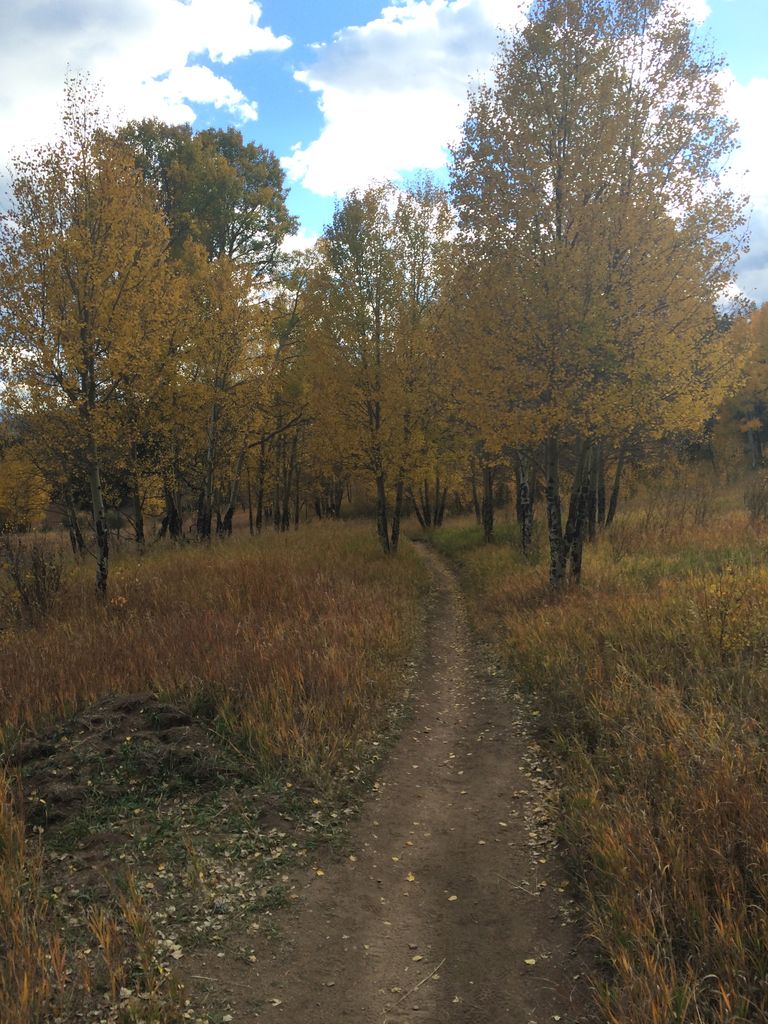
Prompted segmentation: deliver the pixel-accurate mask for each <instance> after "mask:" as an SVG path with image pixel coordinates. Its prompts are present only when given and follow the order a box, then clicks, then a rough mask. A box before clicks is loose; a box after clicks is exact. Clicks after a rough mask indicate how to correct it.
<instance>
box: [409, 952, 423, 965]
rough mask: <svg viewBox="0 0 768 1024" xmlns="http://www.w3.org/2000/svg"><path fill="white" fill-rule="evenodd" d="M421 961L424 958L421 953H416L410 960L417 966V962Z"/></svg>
mask: <svg viewBox="0 0 768 1024" xmlns="http://www.w3.org/2000/svg"><path fill="white" fill-rule="evenodd" d="M423 959H424V957H423V956H422V955H421V953H417V954H416V956H412V957H411V960H413V962H414V963H415V964H417V963H418V962H419V960H423Z"/></svg>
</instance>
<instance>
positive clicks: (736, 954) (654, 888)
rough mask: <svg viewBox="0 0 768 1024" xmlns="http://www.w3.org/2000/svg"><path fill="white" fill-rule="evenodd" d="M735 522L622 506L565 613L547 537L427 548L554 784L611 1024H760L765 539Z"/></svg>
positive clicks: (473, 536) (765, 972) (455, 539)
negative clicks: (525, 546)
mask: <svg viewBox="0 0 768 1024" xmlns="http://www.w3.org/2000/svg"><path fill="white" fill-rule="evenodd" d="M711 497H712V496H711V495H710V498H711ZM681 502H683V504H684V505H685V508H684V509H682V514H681V508H680V503H681ZM739 505H740V501H739V499H738V498H736V497H735V496H734V498H733V500H732V501H730V502H729V501H727V500H723V499H722V498H719V499H718V500H717V501H714V502H712V501H710V500H709V499H708V500H706V501H703V502H697V501H694V500H690V495H689V496H688V498H686V495H685V491H684V489H680V488H678V489H677V491H676V493H675V496H674V498H670V497H669V496H667V497H665V496H664V495H659V494H658V492H657V493H655V494H653V495H648V496H647V497H646V500H638V501H636V502H635V504H634V507H633V508H632V509H631V510H628V511H627V512H626V513H625V514H624V516H623V517H622V518H620V519H619V520H617V521H616V523H615V524H614V525H613V526H612V527H611V528H609V529H607V530H605V531H604V533H603V535H602V536H600V537H599V538H598V539H597V541H596V542H595V543H593V544H592V545H590V546H589V549H588V551H587V554H586V555H585V578H584V581H583V583H582V585H581V586H580V587H574V588H572V589H570V590H568V591H566V592H565V593H564V594H562V595H553V594H552V593H551V592H550V589H549V588H548V586H547V582H546V569H545V564H546V563H545V552H544V547H545V538H544V537H540V538H539V544H538V549H537V553H535V554H533V555H532V556H531V559H530V561H526V559H525V558H524V557H523V556H522V554H521V553H520V551H519V549H518V546H517V544H516V541H515V537H514V530H512V529H511V528H510V527H508V528H507V529H506V531H505V530H504V529H502V530H501V531H500V532H499V534H498V537H497V542H496V543H494V544H491V545H485V544H483V541H482V534H481V531H480V529H479V527H476V526H475V525H474V524H469V525H465V526H450V527H448V528H446V529H445V530H443V531H436V532H435V534H434V536H433V542H434V543H435V545H436V546H437V547H438V548H439V549H440V550H441V551H442V552H443V553H444V554H446V555H448V556H449V557H451V558H452V559H453V560H454V561H455V562H456V563H458V565H459V566H460V572H461V577H462V579H463V583H464V587H465V590H466V593H467V596H468V600H469V604H470V615H471V618H472V622H473V625H474V627H475V629H476V630H477V631H478V632H479V634H480V635H481V636H482V637H484V638H485V639H487V640H488V641H490V642H491V643H492V644H494V645H495V647H496V648H497V649H498V650H499V651H500V652H501V654H502V657H503V658H504V660H505V661H506V663H507V666H508V667H509V669H510V670H511V673H512V677H513V679H514V682H515V685H518V686H520V687H522V688H524V689H525V690H527V691H529V692H530V694H531V699H532V701H533V702H534V705H535V708H536V712H535V713H536V715H537V717H536V721H537V722H538V723H539V725H540V729H541V732H542V735H543V736H544V737H545V738H546V740H547V742H548V746H549V749H550V750H551V751H552V752H553V753H554V754H556V757H557V761H558V762H559V764H560V766H561V768H560V771H561V782H562V798H561V820H560V828H561V834H562V839H563V843H564V847H565V849H566V851H567V854H568V856H569V858H570V859H571V862H572V864H573V867H574V870H575V872H576V874H577V877H578V879H579V882H580V884H581V888H582V895H583V899H584V905H585V913H586V919H587V925H588V929H589V931H590V932H591V933H592V935H594V937H595V938H596V940H597V942H598V943H599V946H600V948H601V950H602V952H603V954H604V957H605V962H606V967H607V971H606V974H605V976H604V977H599V978H595V979H594V983H595V990H596V995H597V999H598V1002H599V1005H600V1009H601V1011H602V1012H601V1016H603V1018H604V1019H606V1020H607V1021H609V1022H610V1024H651V1022H652V1024H671V1022H680V1024H703V1022H706V1024H736V1022H747V1021H749V1022H757V1021H764V1020H766V1017H767V1016H768V842H767V841H766V836H768V785H767V783H768V536H766V533H765V528H764V526H762V527H761V526H760V525H759V524H757V523H755V521H754V518H752V519H751V518H750V517H749V515H748V514H747V513H746V512H745V511H744V510H743V508H742V507H739ZM538 525H539V528H540V527H541V524H538Z"/></svg>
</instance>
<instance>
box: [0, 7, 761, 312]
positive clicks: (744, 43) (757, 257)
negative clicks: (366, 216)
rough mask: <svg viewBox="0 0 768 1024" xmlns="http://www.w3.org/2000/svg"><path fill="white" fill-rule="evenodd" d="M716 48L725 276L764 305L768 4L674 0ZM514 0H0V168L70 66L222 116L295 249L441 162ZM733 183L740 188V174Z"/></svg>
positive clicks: (516, 15)
mask: <svg viewBox="0 0 768 1024" xmlns="http://www.w3.org/2000/svg"><path fill="white" fill-rule="evenodd" d="M677 2H679V3H680V4H682V5H683V6H684V7H685V8H686V10H687V12H688V13H689V14H690V15H691V16H692V17H694V18H695V19H696V20H697V22H698V23H699V24H700V26H701V29H700V30H701V31H702V32H703V33H705V34H706V35H707V36H708V37H709V38H710V39H711V41H712V42H713V44H714V46H715V48H716V49H717V50H719V51H721V52H723V53H724V55H725V57H726V59H727V62H728V66H729V69H730V70H729V73H728V76H727V84H728V93H727V96H728V100H727V102H728V108H729V110H730V112H731V113H732V114H733V116H734V117H736V118H737V119H738V120H739V122H740V123H741V126H742V127H741V140H742V148H741V151H740V153H739V155H738V156H737V157H736V158H735V160H734V168H733V173H734V175H737V174H738V175H740V177H734V183H735V184H736V186H737V187H740V188H742V189H745V190H746V191H749V192H750V194H751V196H752V203H753V216H752V249H751V252H750V253H749V254H748V255H747V256H746V257H745V259H744V260H743V261H742V264H741V266H740V275H739V281H740V284H741V287H742V288H743V290H744V291H745V292H746V293H747V294H748V295H749V296H750V298H753V299H756V300H757V301H765V300H768V132H766V131H765V128H764V124H765V121H766V113H765V112H766V110H768V57H766V55H765V54H766V52H768V45H767V44H768V0H677ZM521 4H522V0H520V3H518V2H517V0H392V2H390V4H389V5H382V3H380V2H376V0H260V2H255V0H120V3H119V4H115V3H114V0H16V2H6V3H0V163H7V158H8V155H9V152H10V151H11V150H12V149H14V148H24V147H25V146H26V145H28V144H30V143H32V142H34V141H41V140H44V139H45V138H46V137H50V136H51V135H53V134H54V133H55V130H56V122H57V108H58V103H59V101H60V98H61V94H62V84H63V80H64V77H65V74H66V72H67V68H68V67H69V68H71V69H73V70H83V71H88V72H90V73H91V74H92V75H93V76H94V77H95V78H97V79H99V80H101V81H102V82H103V83H104V89H105V94H106V98H107V101H108V102H109V104H110V106H111V107H112V108H113V109H114V110H117V111H122V112H123V114H124V116H131V117H139V116H146V115H155V116H159V117H162V118H164V119H166V120H169V121H176V122H181V121H190V122H191V123H192V124H193V126H194V127H196V128H204V127H207V126H209V125H224V124H236V125H237V126H238V127H239V128H240V129H241V130H242V131H243V134H244V136H245V137H246V138H247V139H253V140H255V141H257V142H260V143H262V144H264V145H266V146H268V147H270V148H271V149H273V150H274V151H275V152H276V153H277V154H278V156H280V157H281V159H282V160H283V165H284V167H285V169H286V173H287V176H288V183H289V185H290V189H291V194H290V205H291V208H292V211H293V212H294V213H296V214H297V215H298V216H299V217H300V219H301V222H302V232H301V238H300V239H298V240H297V244H300V243H301V242H302V241H306V240H308V239H311V238H312V237H314V236H315V235H317V234H318V233H319V232H320V231H321V230H322V228H323V226H324V224H325V223H327V221H328V219H329V218H330V216H331V214H332V211H333V203H334V197H335V196H339V195H343V194H344V192H346V191H347V190H348V189H349V188H350V187H353V186H356V185H364V184H365V183H366V182H367V181H368V180H370V179H372V178H373V179H375V178H385V177H392V178H395V179H398V178H407V177H408V176H409V175H412V174H413V173H414V172H416V171H417V170H419V169H421V168H425V169H431V170H432V171H434V172H436V173H438V174H439V173H440V171H441V168H444V165H445V144H446V142H447V141H448V140H449V139H450V138H452V137H455V135H456V132H457V130H458V126H459V125H460V123H461V120H462V111H463V104H464V102H465V98H466V91H467V84H468V82H469V80H470V78H477V77H481V76H483V75H485V74H487V73H488V70H489V68H490V66H491V63H492V60H493V55H494V51H495V47H496V40H497V34H498V32H497V26H499V25H502V27H506V28H509V27H512V26H514V25H515V24H517V23H519V19H520V18H521V13H520V6H521ZM745 183H746V184H745Z"/></svg>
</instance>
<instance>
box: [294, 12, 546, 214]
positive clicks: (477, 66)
mask: <svg viewBox="0 0 768 1024" xmlns="http://www.w3.org/2000/svg"><path fill="white" fill-rule="evenodd" d="M526 6H527V4H525V3H524V2H523V0H520V2H519V3H515V2H511V0H404V2H403V3H400V4H398V5H397V6H391V7H385V8H384V9H383V10H382V12H381V15H380V16H379V17H378V18H376V19H375V20H373V21H370V22H368V23H367V24H366V25H362V26H352V27H349V28H346V29H344V30H342V31H341V32H339V33H337V34H336V36H335V37H334V39H333V41H332V42H331V43H329V44H327V45H322V46H318V47H317V48H316V60H315V62H314V63H313V64H312V66H311V67H309V68H306V69H304V70H301V71H298V72H296V76H295V77H296V78H297V80H298V81H300V82H303V83H304V84H305V85H306V86H307V87H308V88H309V89H311V90H312V91H313V92H316V93H318V94H319V100H318V102H319V106H320V110H321V111H322V113H323V116H324V119H325V124H324V128H323V131H322V133H321V134H320V136H319V138H317V139H315V140H314V141H313V142H310V143H309V144H308V145H306V146H300V145H299V146H296V147H295V148H294V150H293V152H292V153H291V154H290V155H289V156H287V157H285V158H284V160H283V163H284V166H285V168H286V170H287V172H288V175H289V177H290V178H291V179H292V180H293V181H300V182H301V183H302V184H303V185H304V187H305V188H307V189H309V190H310V191H312V192H315V193H317V194H319V195H324V196H331V195H340V194H342V193H344V192H346V191H347V190H348V189H350V188H352V187H355V186H361V185H364V184H365V183H366V182H368V181H369V180H371V179H375V178H394V179H397V178H398V177H399V176H401V175H402V174H404V173H405V174H407V173H408V172H409V171H413V170H415V169H418V168H439V167H442V166H444V164H445V159H446V150H445V146H446V142H447V141H449V140H450V139H452V138H454V137H456V135H457V131H458V128H459V126H460V124H461V120H462V116H463V111H464V107H465V100H466V94H467V86H468V84H469V81H470V78H481V77H483V76H485V75H487V73H488V71H489V69H490V66H491V64H492V61H493V55H494V53H495V51H496V44H497V37H498V29H499V27H501V28H504V29H511V28H514V27H515V26H516V25H518V24H520V23H521V22H522V20H523V17H524V16H523V13H522V9H523V8H524V7H526Z"/></svg>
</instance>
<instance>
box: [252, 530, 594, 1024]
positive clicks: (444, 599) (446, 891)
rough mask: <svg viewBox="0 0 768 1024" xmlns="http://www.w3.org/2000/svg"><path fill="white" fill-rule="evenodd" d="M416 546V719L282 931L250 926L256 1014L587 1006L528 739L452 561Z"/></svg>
mask: <svg viewBox="0 0 768 1024" xmlns="http://www.w3.org/2000/svg"><path fill="white" fill-rule="evenodd" d="M419 551H420V553H421V556H422V557H423V558H424V559H426V560H427V562H428V565H429V569H430V572H431V573H432V576H433V581H434V583H433V586H434V589H435V591H436V593H435V595H434V610H433V614H432V622H431V629H430V632H429V636H428V640H427V643H426V649H425V651H424V654H423V660H422V662H421V664H420V666H419V672H418V686H419V690H418V695H417V707H416V712H415V715H414V718H413V720H412V721H411V722H410V723H409V725H408V727H407V729H406V731H405V735H404V736H403V737H402V739H401V740H400V742H399V744H398V745H397V747H396V748H395V749H394V751H393V752H392V754H391V756H390V757H389V759H388V760H387V763H386V766H385V768H384V771H383V773H382V775H381V777H380V780H379V783H378V785H377V788H376V791H375V794H374V796H373V797H372V798H371V799H370V800H369V801H368V803H367V804H366V806H365V807H364V809H363V811H362V814H361V815H360V817H359V818H358V820H357V821H356V823H355V824H354V825H353V827H352V833H351V837H350V843H349V849H350V850H351V851H353V852H352V854H351V855H350V856H349V857H348V859H344V860H343V861H342V862H341V863H336V864H331V865H329V866H328V867H327V868H326V869H325V873H324V874H323V875H322V876H321V877H318V876H316V875H315V876H314V877H312V878H311V880H305V887H304V888H303V890H302V892H301V896H300V899H299V900H298V901H297V904H296V907H295V909H294V910H293V911H292V912H288V914H287V916H286V917H285V918H284V919H283V930H284V933H285V936H286V937H285V938H280V939H277V940H272V941H268V940H264V945H263V947H262V952H261V956H260V957H259V965H258V967H257V972H258V978H257V981H256V984H257V986H258V989H259V993H258V997H259V1001H260V1009H259V1010H258V1011H257V1013H256V1017H255V1018H254V1019H258V1020H259V1021H261V1020H274V1021H280V1022H282V1024H342V1022H345V1021H347V1022H350V1024H400V1022H406V1021H407V1022H414V1024H416V1022H419V1024H459V1022H462V1024H503V1022H504V1021H509V1022H511V1024H533V1022H535V1024H545V1022H549V1021H562V1022H571V1024H574V1022H577V1021H586V1020H587V1019H588V1018H587V1016H586V1010H585V1007H586V1006H588V1000H587V997H586V993H585V984H584V980H583V978H584V972H585V970H586V968H585V966H584V963H583V961H582V957H583V956H585V955H586V954H584V953H583V952H580V951H579V949H578V944H579V938H580V936H579V933H578V930H577V929H576V927H575V926H574V925H573V924H572V923H570V922H569V920H568V915H567V908H568V904H569V900H568V898H567V894H568V889H567V883H564V881H563V880H564V878H565V875H564V873H563V869H562V867H561V865H560V864H559V863H558V858H557V854H556V852H555V851H554V850H553V849H552V848H551V847H552V846H553V841H551V840H550V841H549V842H547V841H546V839H542V837H541V835H540V833H539V832H537V831H536V829H535V827H534V826H533V825H532V822H533V821H534V820H537V819H536V814H537V812H536V807H537V805H538V804H539V801H540V797H541V794H542V792H544V791H545V790H544V789H543V788H542V787H546V785H547V784H546V780H542V779H541V778H540V776H539V775H538V774H537V769H536V767H535V752H536V749H537V748H536V745H535V743H533V742H532V741H531V739H530V737H529V736H527V735H526V731H525V727H524V723H523V721H522V717H523V712H522V711H521V708H520V707H519V706H518V705H516V704H515V703H514V702H512V701H510V700H509V699H507V698H506V697H505V695H504V694H502V693H500V692H499V687H498V686H497V685H495V683H494V680H493V678H492V677H491V676H490V675H489V672H488V669H487V667H486V666H485V665H483V664H478V663H477V657H478V656H477V652H476V650H475V648H474V645H473V643H472V641H471V639H470V636H469V632H468V627H467V622H466V613H465V608H464V602H463V599H462V596H461V593H460V591H459V588H458V586H457V583H456V580H455V578H454V575H453V573H452V571H451V570H450V569H449V568H448V567H447V565H446V564H445V563H444V562H443V560H442V559H441V558H440V556H439V555H437V554H436V553H435V552H434V551H433V550H432V549H430V548H428V547H426V545H422V544H420V545H419ZM540 818H541V814H539V819H540ZM251 977H253V976H251Z"/></svg>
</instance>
